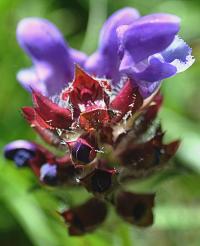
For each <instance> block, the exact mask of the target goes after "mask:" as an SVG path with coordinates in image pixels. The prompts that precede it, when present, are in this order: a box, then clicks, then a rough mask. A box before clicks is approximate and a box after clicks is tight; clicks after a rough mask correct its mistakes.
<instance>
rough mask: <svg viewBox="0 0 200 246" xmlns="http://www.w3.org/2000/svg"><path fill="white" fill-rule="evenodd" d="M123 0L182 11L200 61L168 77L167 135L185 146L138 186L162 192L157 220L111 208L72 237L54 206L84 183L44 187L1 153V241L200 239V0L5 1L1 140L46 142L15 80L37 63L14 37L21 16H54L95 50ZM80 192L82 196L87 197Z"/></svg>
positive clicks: (74, 39) (0, 41)
mask: <svg viewBox="0 0 200 246" xmlns="http://www.w3.org/2000/svg"><path fill="white" fill-rule="evenodd" d="M124 6H132V7H135V8H137V9H138V10H139V11H140V12H141V14H142V15H144V14H148V13H153V12H168V13H173V14H176V15H178V16H180V17H181V19H182V27H181V35H182V37H183V38H184V39H185V40H186V41H187V42H188V43H189V44H190V45H191V46H192V47H193V55H194V56H195V58H196V62H195V64H194V65H193V66H192V67H191V68H190V69H188V70H187V71H186V72H184V73H182V74H179V75H177V76H176V77H174V78H171V79H167V80H166V81H165V83H164V84H163V86H162V91H163V93H164V95H165V100H164V107H163V109H162V110H161V113H160V119H161V121H162V123H163V126H164V129H165V130H166V132H167V133H166V136H167V138H166V140H170V139H175V138H180V139H182V145H181V147H180V149H179V151H178V153H177V155H176V158H174V160H173V167H172V168H171V169H170V170H167V171H165V172H163V173H161V174H160V175H157V176H154V177H152V178H151V179H148V180H147V181H146V182H143V183H142V184H137V185H135V186H134V187H131V189H138V190H139V189H144V190H149V191H154V190H156V191H157V198H156V207H155V224H154V225H153V226H152V227H151V228H148V229H145V230H141V229H137V228H136V227H132V226H130V225H127V224H125V223H124V222H123V221H122V220H121V219H119V218H118V217H117V216H115V214H114V212H113V211H112V209H110V216H109V218H108V219H107V221H106V222H105V224H104V226H103V227H101V228H100V229H98V230H97V231H96V232H95V233H93V234H89V235H87V236H84V237H81V238H75V237H69V236H68V234H67V229H66V227H65V226H64V223H63V221H62V220H61V219H60V218H59V216H58V215H57V213H56V212H55V211H56V209H57V208H61V207H62V206H63V205H64V203H65V202H63V197H65V201H66V203H68V204H74V203H76V202H79V201H80V200H84V198H85V197H86V196H87V194H86V192H84V191H83V190H81V191H79V190H75V189H69V190H62V191H53V190H50V189H37V182H36V180H35V178H34V177H33V175H32V174H31V173H30V172H29V171H27V170H22V171H21V170H18V169H17V168H15V167H14V165H12V163H6V161H5V160H4V159H3V157H0V158H1V159H0V161H1V164H0V245H1V246H4V245H13V246H23V245H26V246H29V245H30V246H32V245H35V246H65V245H70V246H71V245H77V246H79V245H89V246H90V245H95V246H96V245H101V246H102V245H103V246H104V245H116V246H122V245H124V246H129V245H137V246H140V245H142V246H143V245H144V246H146V245H148V246H149V245H150V246H151V245H155V244H156V245H162V246H165V245H166V246H170V245H173V246H174V245H181V246H185V245H190V246H193V245H200V233H199V231H200V110H199V107H200V92H199V87H200V86H199V78H200V1H198V0H196V1H195V0H185V1H184V0H123V1H122V0H121V1H120V0H115V1H112V0H98V1H97V0H90V1H89V0H73V1H72V0H0V78H1V82H0V117H1V119H0V147H3V146H4V145H5V144H6V143H8V142H9V141H12V140H14V139H19V138H23V139H29V140H36V141H41V140H40V139H39V138H38V137H37V136H36V134H35V133H34V132H33V131H32V129H30V128H29V126H28V125H27V124H26V122H25V121H24V120H23V118H22V116H21V113H20V108H21V107H22V106H24V105H31V97H30V95H29V94H28V93H27V92H26V91H24V90H23V89H22V88H21V86H20V85H19V84H18V83H17V82H16V72H17V71H18V70H19V69H20V68H22V67H27V66H29V65H30V64H31V62H30V60H29V59H28V58H27V56H26V55H25V54H24V53H23V51H22V50H21V49H20V48H19V46H18V44H17V42H16V39H15V29H16V25H17V22H18V21H19V20H20V19H21V18H23V17H28V16H41V17H45V18H48V19H49V20H51V21H53V22H54V23H55V24H56V25H57V26H58V27H59V28H60V30H61V31H62V32H63V34H64V36H65V37H66V39H67V41H68V42H69V44H70V45H71V46H72V47H74V48H78V49H81V50H83V51H85V52H87V53H88V54H90V53H92V52H93V51H94V50H95V48H96V46H97V41H98V35H97V34H98V32H99V29H100V27H101V26H102V24H103V22H104V21H105V19H106V18H107V16H108V15H110V14H111V13H113V12H114V11H115V10H117V9H119V8H122V7H124ZM80 197H81V199H80Z"/></svg>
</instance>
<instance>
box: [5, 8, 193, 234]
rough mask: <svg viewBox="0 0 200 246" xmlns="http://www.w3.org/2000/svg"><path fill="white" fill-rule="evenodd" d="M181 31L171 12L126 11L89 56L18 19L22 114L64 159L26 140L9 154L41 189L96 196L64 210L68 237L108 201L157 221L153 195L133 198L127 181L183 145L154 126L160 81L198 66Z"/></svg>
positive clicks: (90, 225)
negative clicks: (26, 97)
mask: <svg viewBox="0 0 200 246" xmlns="http://www.w3.org/2000/svg"><path fill="white" fill-rule="evenodd" d="M179 28H180V19H179V18H178V17H176V16H174V15H170V14H152V15H148V16H144V17H140V15H139V13H138V11H137V10H135V9H133V8H124V9H122V10H119V11H117V12H116V13H114V14H113V15H112V16H111V17H109V19H108V20H107V21H106V23H105V24H104V26H103V28H102V30H101V34H100V40H99V46H98V49H97V51H95V53H94V54H92V55H91V56H89V57H87V56H86V55H85V54H83V53H82V52H80V51H77V50H74V49H71V48H70V47H69V46H68V45H67V43H66V42H65V41H64V38H63V36H62V34H61V33H60V31H59V30H58V29H57V28H56V27H55V26H54V25H53V24H52V23H50V22H49V21H47V20H45V19H40V18H26V19H24V20H22V21H21V22H20V23H19V25H18V27H17V39H18V42H19V44H20V46H21V47H22V48H23V49H24V50H25V52H26V53H27V54H28V55H29V56H30V58H31V59H32V63H33V67H32V68H29V69H24V70H21V71H20V72H19V73H18V75H17V78H18V80H19V81H20V83H21V84H22V85H23V86H24V87H25V88H26V89H28V90H29V91H30V92H31V93H32V98H33V107H30V106H28V107H23V108H22V111H23V115H24V118H25V119H26V120H27V122H28V124H29V125H30V126H31V127H33V128H34V130H35V131H36V132H37V133H38V134H39V135H40V136H41V137H42V139H43V140H44V141H45V142H47V143H48V144H50V145H52V146H54V147H56V148H57V149H59V150H60V151H62V153H63V155H62V156H57V155H55V154H54V153H52V151H49V150H48V149H46V148H44V147H42V146H41V145H38V144H36V143H33V142H28V141H24V140H23V141H22V140H20V141H15V142H13V143H10V144H8V145H7V146H5V151H4V153H5V157H6V158H8V159H11V160H13V161H14V162H15V163H16V165H17V166H20V167H24V166H26V167H28V168H30V169H32V170H33V172H34V174H35V175H36V176H37V177H38V179H39V181H40V183H41V184H43V185H48V186H66V185H68V186H69V185H77V186H82V187H84V188H85V189H87V191H88V192H91V193H92V195H93V196H94V198H92V199H90V200H89V201H88V202H86V203H84V204H82V205H80V206H76V207H73V208H71V209H68V210H66V211H64V212H63V213H62V214H61V215H62V216H63V218H64V220H65V222H66V223H67V224H69V233H70V234H71V235H82V234H84V233H86V232H91V231H93V230H94V229H95V228H96V227H97V226H98V225H99V224H101V223H102V222H103V221H104V220H105V217H106V214H107V208H106V202H108V203H110V204H112V205H113V206H114V207H115V208H116V211H117V213H118V214H119V216H120V217H122V218H123V219H124V220H125V221H127V222H129V223H132V224H134V225H138V226H149V225H151V224H152V223H153V212H152V208H153V206H154V196H155V195H154V194H135V193H131V192H128V191H125V190H123V189H122V187H121V184H122V183H123V182H125V181H131V180H135V179H140V178H143V177H146V176H149V175H151V174H152V173H154V172H156V171H158V170H160V169H161V168H163V167H165V166H166V163H167V162H168V160H169V159H170V158H171V157H173V155H174V154H175V152H176V150H177V148H178V146H179V141H173V142H171V143H169V144H165V143H164V141H163V137H164V133H163V131H162V127H161V125H160V124H155V119H156V116H157V113H158V111H159V109H160V107H161V105H162V96H161V94H160V92H159V86H160V84H161V81H162V80H163V79H164V78H168V77H170V76H173V75H175V74H176V73H179V72H182V71H184V70H185V69H187V68H188V67H189V66H190V65H191V64H192V63H193V61H194V59H193V57H192V56H191V48H190V47H189V46H188V45H187V44H186V43H185V42H184V41H183V40H182V39H181V38H180V37H178V36H177V34H178V31H179Z"/></svg>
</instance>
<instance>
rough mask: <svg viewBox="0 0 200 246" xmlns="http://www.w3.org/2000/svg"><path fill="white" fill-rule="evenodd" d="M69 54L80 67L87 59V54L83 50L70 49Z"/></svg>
mask: <svg viewBox="0 0 200 246" xmlns="http://www.w3.org/2000/svg"><path fill="white" fill-rule="evenodd" d="M70 55H71V58H72V61H73V62H74V63H75V64H79V65H80V66H81V67H83V65H84V63H85V61H86V59H87V55H86V54H85V53H84V52H81V51H79V50H75V49H70Z"/></svg>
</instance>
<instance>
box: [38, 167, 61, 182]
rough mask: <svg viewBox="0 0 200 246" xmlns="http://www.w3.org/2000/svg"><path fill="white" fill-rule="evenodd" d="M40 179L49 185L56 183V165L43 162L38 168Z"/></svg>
mask: <svg viewBox="0 0 200 246" xmlns="http://www.w3.org/2000/svg"><path fill="white" fill-rule="evenodd" d="M40 181H41V182H43V183H45V184H47V185H50V186H55V185H57V184H58V176H57V165H55V164H49V163H45V164H44V165H43V166H42V167H41V168H40Z"/></svg>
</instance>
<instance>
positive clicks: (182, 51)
mask: <svg viewBox="0 0 200 246" xmlns="http://www.w3.org/2000/svg"><path fill="white" fill-rule="evenodd" d="M191 54H192V49H191V48H190V47H189V46H188V45H187V44H186V43H185V42H184V41H183V40H182V39H181V38H179V37H178V36H176V37H175V38H174V41H173V42H172V43H171V45H170V46H169V47H167V49H165V50H164V51H163V52H161V55H162V57H163V59H164V60H165V62H168V63H171V64H172V65H173V66H175V67H176V68H177V73H180V72H183V71H185V70H186V69H187V68H189V67H190V66H191V65H192V64H193V63H194V58H193V56H192V55H191Z"/></svg>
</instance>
